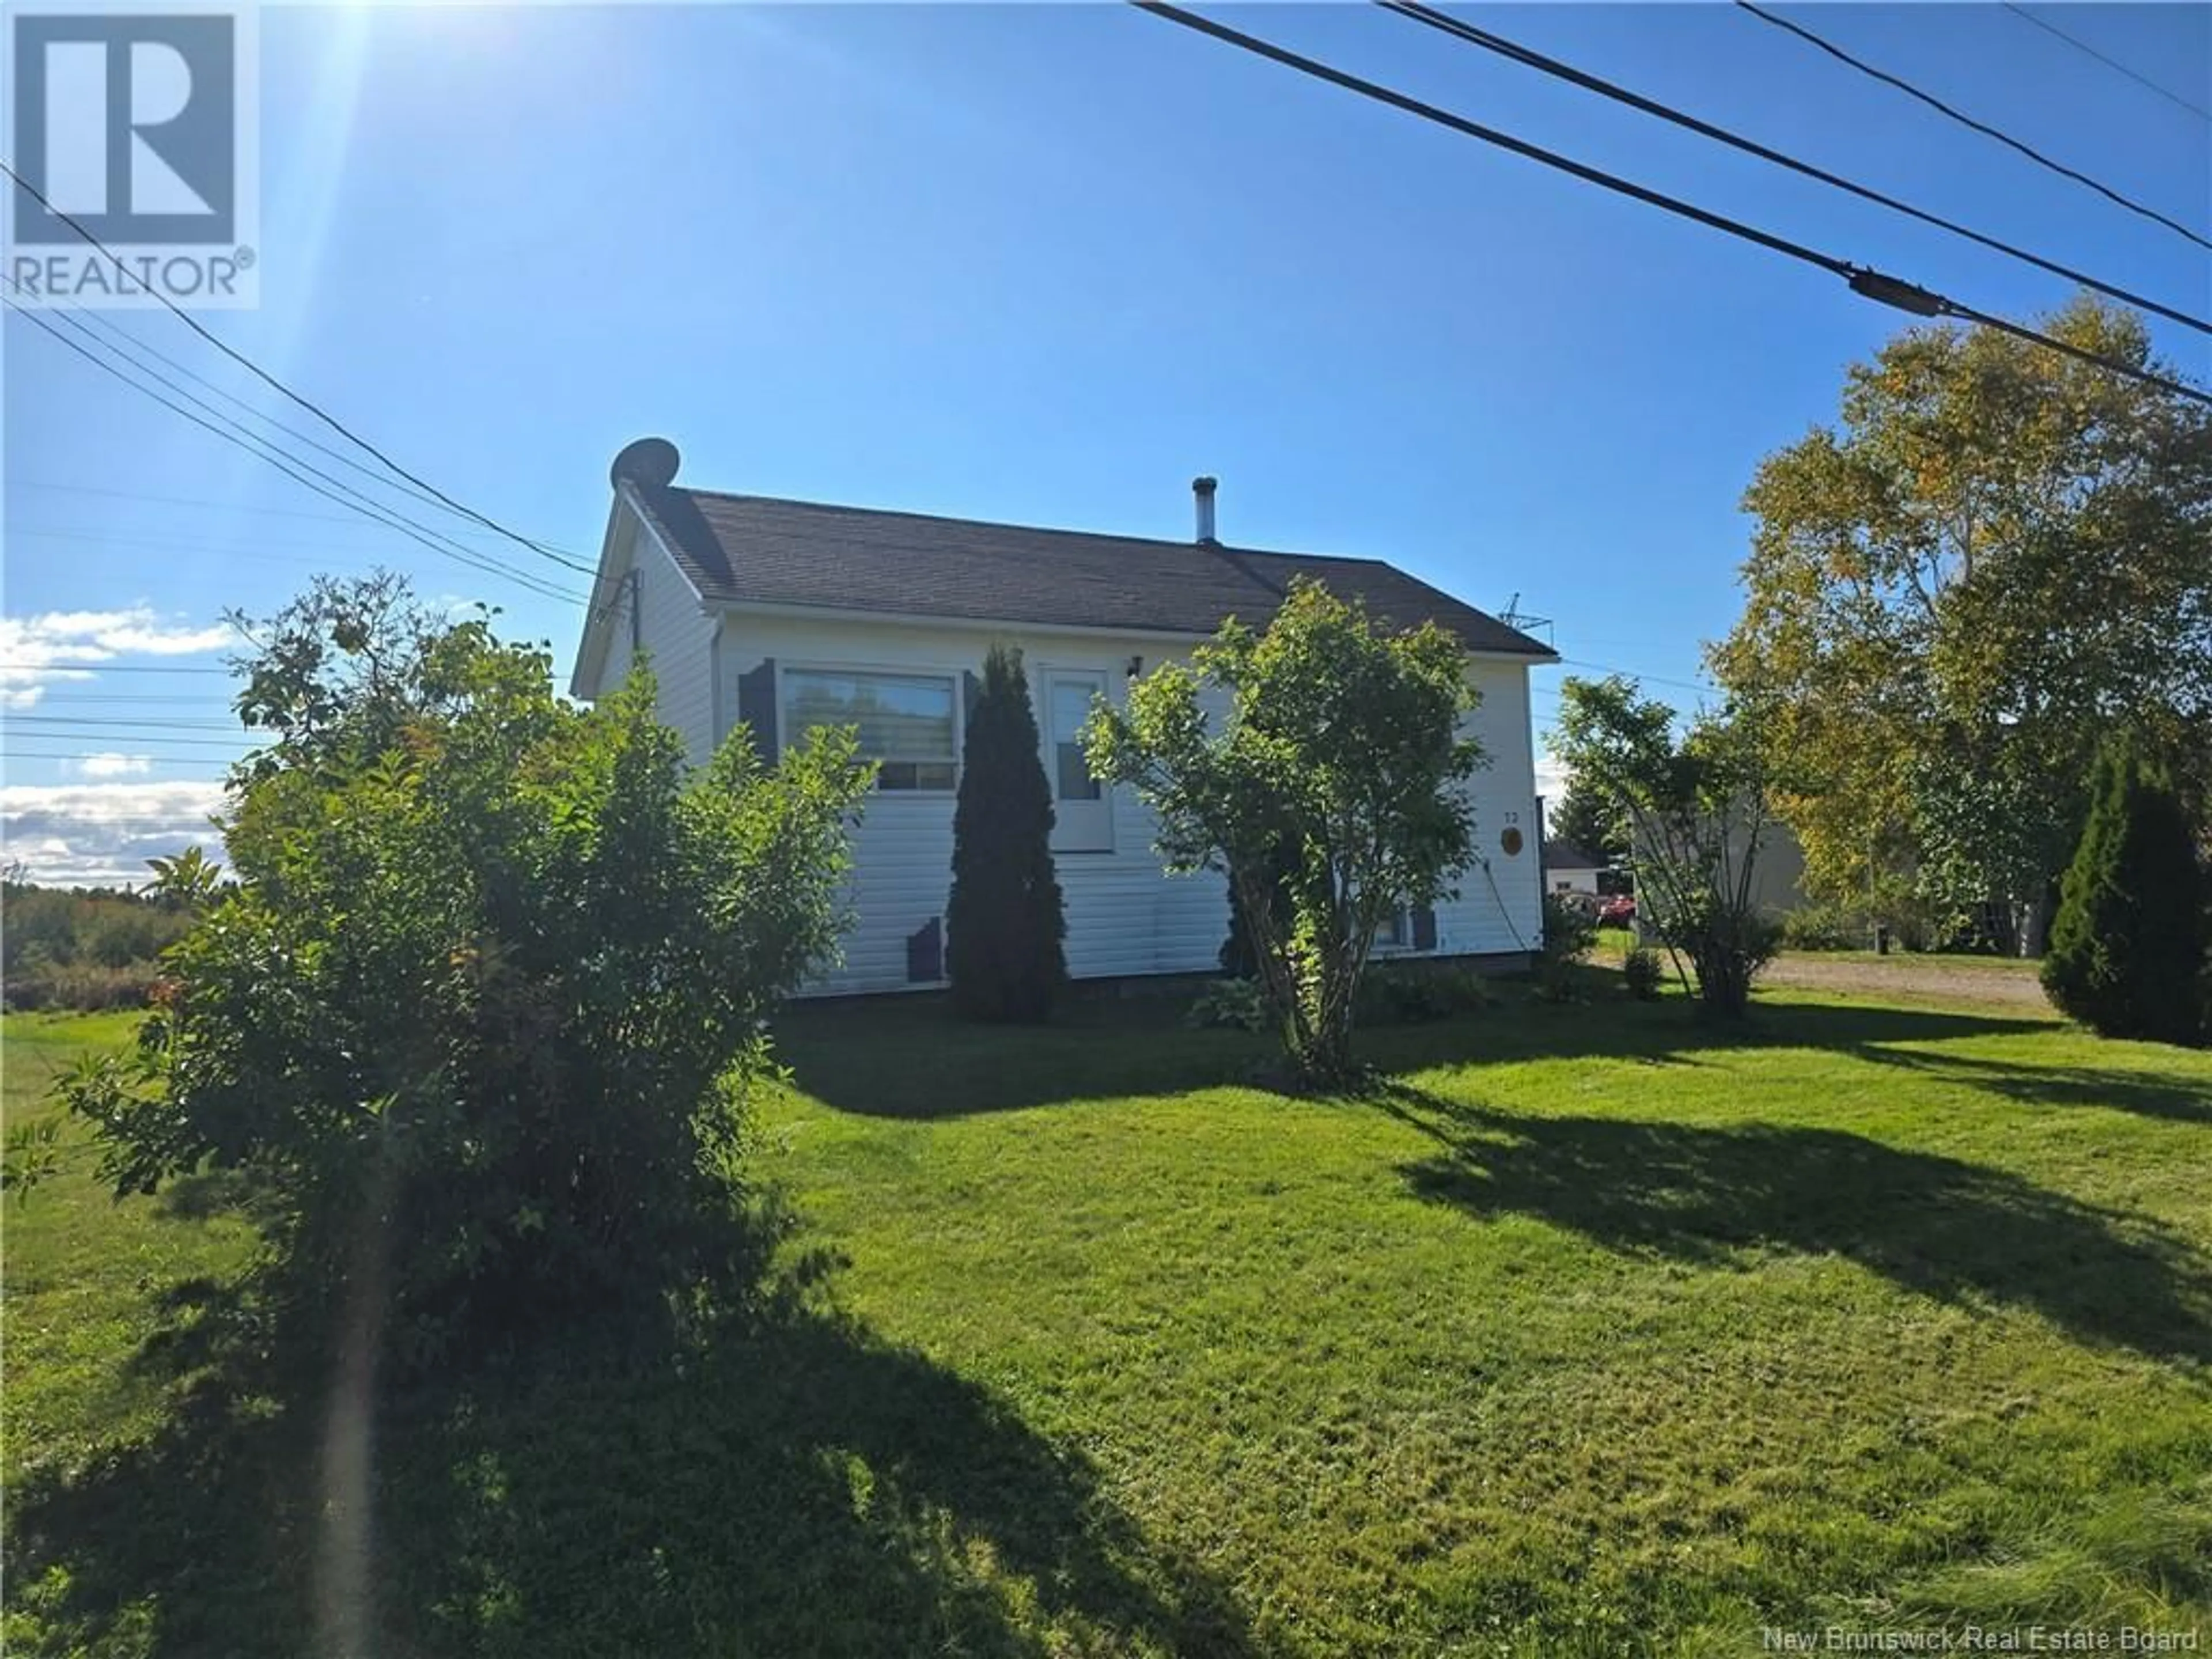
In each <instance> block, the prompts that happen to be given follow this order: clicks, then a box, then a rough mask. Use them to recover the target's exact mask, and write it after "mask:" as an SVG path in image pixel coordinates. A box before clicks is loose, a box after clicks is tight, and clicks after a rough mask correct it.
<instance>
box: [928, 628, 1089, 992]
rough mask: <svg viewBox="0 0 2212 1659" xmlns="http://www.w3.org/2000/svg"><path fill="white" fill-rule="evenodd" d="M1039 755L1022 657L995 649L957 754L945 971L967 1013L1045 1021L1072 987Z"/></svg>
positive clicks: (1048, 796)
mask: <svg viewBox="0 0 2212 1659" xmlns="http://www.w3.org/2000/svg"><path fill="white" fill-rule="evenodd" d="M1037 756H1038V738H1037V724H1036V713H1035V711H1034V710H1033V709H1032V708H1030V687H1029V680H1028V678H1027V677H1026V676H1025V675H1024V673H1023V672H1022V653H1020V652H1019V651H1018V650H1016V649H1014V648H1013V647H1011V646H1004V645H994V646H993V647H991V652H990V655H989V656H988V657H987V658H986V659H985V660H984V664H983V687H982V695H981V696H979V697H978V698H977V699H976V702H975V711H974V712H973V713H972V714H969V717H968V738H967V742H966V744H965V746H964V747H963V750H962V751H961V757H960V799H959V803H958V805H957V806H956V807H955V808H954V809H953V814H952V896H951V899H950V900H949V901H948V902H946V904H945V974H946V976H947V977H948V978H950V979H951V981H952V1006H953V1008H954V1009H955V1010H956V1011H957V1012H958V1013H959V1014H960V1015H961V1016H962V1018H966V1019H977V1020H994V1021H1006V1022H1012V1023H1021V1024H1036V1023H1038V1022H1040V1021H1042V1020H1044V1019H1047V1018H1049V1017H1050V1016H1051V1013H1052V1006H1053V1003H1054V1001H1055V1000H1057V999H1058V997H1059V995H1060V987H1062V986H1063V985H1065V984H1066V982H1067V961H1066V955H1065V953H1064V951H1063V948H1062V941H1063V940H1064V939H1065V938H1066V933H1067V923H1066V918H1065V916H1064V915H1063V914H1062V911H1061V907H1060V881H1059V878H1058V877H1057V875H1056V874H1055V873H1054V867H1053V860H1052V824H1053V810H1052V787H1051V785H1050V784H1049V783H1048V781H1046V778H1045V775H1044V766H1043V763H1042V762H1041V761H1040V760H1039V759H1038V758H1037Z"/></svg>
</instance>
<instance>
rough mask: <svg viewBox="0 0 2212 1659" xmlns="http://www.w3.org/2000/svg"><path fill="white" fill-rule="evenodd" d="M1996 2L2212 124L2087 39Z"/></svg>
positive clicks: (2210, 112)
mask: <svg viewBox="0 0 2212 1659" xmlns="http://www.w3.org/2000/svg"><path fill="white" fill-rule="evenodd" d="M2000 3H2002V5H2003V7H2004V9H2006V10H2007V11H2008V12H2010V13H2011V14H2012V15H2014V16H2015V17H2017V18H2019V19H2020V20H2021V21H2022V22H2025V23H2033V24H2034V25H2035V27H2038V28H2039V29H2041V30H2042V31H2043V32H2044V33H2045V34H2055V35H2057V37H2058V38H2059V39H2060V40H2063V41H2064V42H2065V43H2066V44H2067V45H2068V46H2071V47H2073V48H2074V50H2075V51H2076V52H2086V53H2087V55H2088V56H2090V57H2092V58H2095V59H2096V60H2097V61H2098V62H2099V63H2100V64H2103V65H2104V66H2105V67H2106V69H2110V70H2118V71H2119V72H2120V73H2121V74H2122V75H2124V76H2127V77H2128V79H2129V80H2130V81H2132V82H2135V83H2136V85H2137V86H2140V87H2148V88H2150V89H2151V90H2152V91H2153V92H2154V93H2156V94H2158V95H2159V96H2160V97H2161V98H2163V99H2165V100H2166V101H2167V102H2168V103H2170V104H2179V105H2180V106H2181V107H2182V108H2184V109H2185V110H2187V111H2188V112H2190V113H2191V115H2193V116H2195V117H2196V118H2197V119H2198V120H2200V121H2212V109H2206V108H2205V107H2204V106H2203V105H2201V104H2192V103H2191V102H2190V101H2189V100H2187V99H2186V98H2184V97H2183V96H2182V95H2181V94H2179V93H2178V92H2174V91H2172V90H2170V89H2169V88H2166V87H2162V86H2160V84H2159V83H2158V82H2155V81H2154V80H2152V79H2151V78H2150V77H2149V76H2147V75H2138V74H2136V71H2135V70H2131V69H2130V68H2129V67H2128V66H2127V65H2126V64H2123V63H2122V62H2120V61H2119V59H2118V58H2107V57H2106V56H2105V54H2104V53H2103V52H2099V51H2098V50H2097V49H2096V47H2094V46H2091V45H2090V44H2089V43H2088V42H2087V40H2081V39H2080V38H2079V37H2078V36H2075V35H2071V34H2069V33H2067V32H2066V31H2065V30H2064V29H2062V28H2060V27H2058V25H2057V24H2056V23H2046V22H2045V21H2044V20H2043V19H2042V18H2040V17H2038V16H2037V15H2035V14H2034V13H2033V12H2032V11H2029V10H2028V9H2027V8H2026V7H2023V6H2015V4H2013V3H2012V0H2000Z"/></svg>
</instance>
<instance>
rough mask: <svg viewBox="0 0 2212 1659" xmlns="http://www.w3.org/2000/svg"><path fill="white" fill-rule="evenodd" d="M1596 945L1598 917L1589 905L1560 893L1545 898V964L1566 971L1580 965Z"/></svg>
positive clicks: (1548, 894)
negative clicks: (1560, 967)
mask: <svg viewBox="0 0 2212 1659" xmlns="http://www.w3.org/2000/svg"><path fill="white" fill-rule="evenodd" d="M1596 945H1597V914H1596V912H1595V910H1593V909H1592V908H1590V907H1589V905H1587V904H1583V903H1581V902H1578V901H1577V900H1576V899H1575V898H1573V897H1572V896H1569V895H1566V894H1563V893H1547V894H1545V895H1544V951H1543V957H1544V961H1545V963H1546V964H1547V965H1552V964H1556V965H1559V966H1562V967H1565V966H1571V965H1572V964H1573V963H1578V962H1581V961H1582V960H1583V958H1584V957H1588V956H1589V953H1590V952H1591V951H1593V950H1594V949H1595V948H1596Z"/></svg>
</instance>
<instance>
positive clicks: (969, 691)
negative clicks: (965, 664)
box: [960, 668, 983, 720]
mask: <svg viewBox="0 0 2212 1659" xmlns="http://www.w3.org/2000/svg"><path fill="white" fill-rule="evenodd" d="M982 701H983V682H982V681H981V680H979V679H977V678H975V676H974V675H973V674H971V673H969V671H967V670H966V669H964V668H963V669H962V670H961V671H960V712H961V716H962V718H963V720H974V719H975V705H976V704H977V703H979V702H982Z"/></svg>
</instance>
